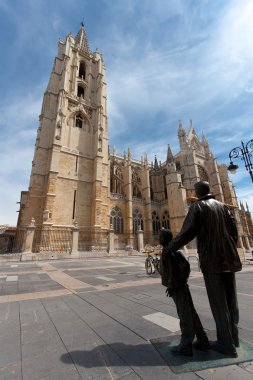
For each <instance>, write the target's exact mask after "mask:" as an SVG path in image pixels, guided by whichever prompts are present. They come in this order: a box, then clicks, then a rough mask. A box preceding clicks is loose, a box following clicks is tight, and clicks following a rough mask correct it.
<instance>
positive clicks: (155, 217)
mask: <svg viewBox="0 0 253 380" xmlns="http://www.w3.org/2000/svg"><path fill="white" fill-rule="evenodd" d="M152 227H153V233H154V234H155V235H156V234H158V233H159V231H160V229H161V224H160V219H159V215H158V214H157V212H156V211H153V212H152Z"/></svg>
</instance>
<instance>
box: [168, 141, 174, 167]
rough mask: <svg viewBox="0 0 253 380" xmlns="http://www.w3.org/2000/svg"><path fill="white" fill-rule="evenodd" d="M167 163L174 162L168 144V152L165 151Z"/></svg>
mask: <svg viewBox="0 0 253 380" xmlns="http://www.w3.org/2000/svg"><path fill="white" fill-rule="evenodd" d="M167 162H168V163H172V162H174V157H173V154H172V151H171V147H170V144H168V150H167Z"/></svg>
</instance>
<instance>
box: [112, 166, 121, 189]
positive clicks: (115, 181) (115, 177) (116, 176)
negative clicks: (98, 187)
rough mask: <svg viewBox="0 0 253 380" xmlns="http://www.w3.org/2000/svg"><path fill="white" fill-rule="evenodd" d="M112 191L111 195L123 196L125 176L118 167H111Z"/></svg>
mask: <svg viewBox="0 0 253 380" xmlns="http://www.w3.org/2000/svg"><path fill="white" fill-rule="evenodd" d="M110 191H111V193H115V194H122V195H123V174H122V170H121V168H120V167H119V166H118V165H113V166H111V183H110Z"/></svg>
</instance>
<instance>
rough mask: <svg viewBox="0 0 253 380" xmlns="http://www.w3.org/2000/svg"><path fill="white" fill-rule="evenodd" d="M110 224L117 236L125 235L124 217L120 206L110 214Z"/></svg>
mask: <svg viewBox="0 0 253 380" xmlns="http://www.w3.org/2000/svg"><path fill="white" fill-rule="evenodd" d="M110 224H111V225H112V226H113V229H114V233H115V234H123V231H124V223H123V215H122V212H121V210H120V208H119V207H118V206H115V207H114V208H113V209H112V210H111V213H110Z"/></svg>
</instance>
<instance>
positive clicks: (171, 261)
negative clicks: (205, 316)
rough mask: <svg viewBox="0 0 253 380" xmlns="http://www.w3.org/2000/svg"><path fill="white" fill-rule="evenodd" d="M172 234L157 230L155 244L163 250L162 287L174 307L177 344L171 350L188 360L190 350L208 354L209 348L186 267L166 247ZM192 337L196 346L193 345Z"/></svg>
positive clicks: (183, 260)
mask: <svg viewBox="0 0 253 380" xmlns="http://www.w3.org/2000/svg"><path fill="white" fill-rule="evenodd" d="M172 238H173V235H172V232H171V231H170V230H168V229H161V230H160V235H159V240H160V244H161V245H162V246H163V250H162V257H161V275H162V284H163V285H165V286H166V287H167V294H168V295H169V296H170V297H171V298H172V299H173V301H174V302H175V305H176V309H177V314H178V317H179V320H180V329H181V339H180V344H179V345H177V346H174V347H172V348H171V352H172V353H173V354H176V355H183V356H192V355H193V350H192V348H193V347H194V348H196V349H198V350H208V349H209V347H210V345H209V341H208V338H207V336H206V333H205V331H204V328H203V326H202V323H201V321H200V319H199V316H198V314H197V312H196V310H195V307H194V304H193V301H192V297H191V293H190V290H189V286H188V284H187V280H188V277H189V274H190V265H189V262H188V261H187V260H186V258H185V257H184V256H183V254H182V253H181V252H180V251H177V252H172V251H171V250H169V249H168V244H169V243H170V241H171V240H172ZM195 336H196V337H197V340H196V342H194V343H193V341H194V338H195Z"/></svg>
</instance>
